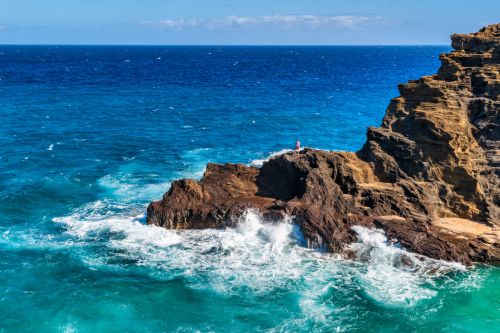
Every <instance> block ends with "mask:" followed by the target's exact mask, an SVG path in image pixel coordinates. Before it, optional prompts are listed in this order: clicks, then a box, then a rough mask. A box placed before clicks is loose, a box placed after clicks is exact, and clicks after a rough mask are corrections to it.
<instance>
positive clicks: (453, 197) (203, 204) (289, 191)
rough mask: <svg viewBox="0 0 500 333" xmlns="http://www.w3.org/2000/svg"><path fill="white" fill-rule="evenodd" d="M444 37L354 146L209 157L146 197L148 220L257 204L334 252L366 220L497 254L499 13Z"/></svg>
mask: <svg viewBox="0 0 500 333" xmlns="http://www.w3.org/2000/svg"><path fill="white" fill-rule="evenodd" d="M451 39H452V47H453V48H454V51H452V52H450V53H448V54H442V55H441V57H440V59H441V63H442V65H441V67H440V69H439V71H438V73H437V74H435V75H432V76H425V77H422V78H420V79H419V80H414V81H410V82H408V83H406V84H402V85H400V86H399V91H400V94H401V96H399V97H397V98H394V99H393V100H392V101H391V103H390V104H389V107H388V108H387V111H386V115H385V116H384V118H383V121H382V126H381V127H378V128H369V129H368V134H367V141H366V143H365V144H364V146H363V148H362V149H361V150H360V151H358V152H355V153H346V152H329V151H321V150H314V149H304V150H301V151H299V152H288V153H285V154H282V155H279V156H276V157H273V158H271V159H270V160H269V161H267V162H265V163H264V164H263V165H262V167H261V168H260V169H259V168H256V167H251V166H245V165H242V164H225V165H217V164H208V165H207V169H206V172H205V174H204V176H203V178H202V179H201V180H200V181H195V180H191V179H184V180H179V181H176V182H174V183H173V184H172V187H171V189H170V190H169V191H168V192H167V193H166V194H165V195H164V196H163V199H162V200H160V201H157V202H153V203H151V204H150V205H149V207H148V212H147V222H148V224H154V225H158V226H162V227H165V228H171V229H190V228H219V227H225V226H232V225H233V224H234V223H235V221H237V217H239V216H240V215H241V214H242V213H243V212H244V211H246V210H247V209H249V208H253V209H257V210H259V211H260V212H261V213H262V214H263V215H264V217H266V218H269V219H276V218H279V217H282V216H284V215H290V216H294V217H295V221H296V222H297V223H299V224H300V226H301V228H302V232H303V233H304V236H305V237H306V239H307V240H308V243H309V244H310V245H311V246H321V247H324V248H326V249H327V250H329V251H332V252H341V251H343V250H344V249H346V247H345V245H346V244H348V243H350V242H352V241H353V240H354V239H355V234H354V232H353V231H352V227H353V226H354V225H363V226H374V227H377V228H382V229H384V230H385V231H386V233H387V235H388V237H389V239H395V240H397V241H398V242H399V243H400V244H401V245H402V246H404V247H405V248H407V249H409V250H411V251H414V252H417V253H420V254H424V255H426V256H429V257H432V258H437V259H446V260H455V261H460V262H463V263H471V262H473V261H481V262H500V181H499V175H500V128H499V125H500V120H499V110H500V101H499V99H498V97H499V93H500V24H495V25H491V26H488V27H485V28H483V29H481V30H480V31H479V32H477V33H474V34H465V35H452V36H451Z"/></svg>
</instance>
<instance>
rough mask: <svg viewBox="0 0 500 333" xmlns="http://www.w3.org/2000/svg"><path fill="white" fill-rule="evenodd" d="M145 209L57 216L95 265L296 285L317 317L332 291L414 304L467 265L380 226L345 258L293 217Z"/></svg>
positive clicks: (109, 207)
mask: <svg viewBox="0 0 500 333" xmlns="http://www.w3.org/2000/svg"><path fill="white" fill-rule="evenodd" d="M144 210H145V207H144V206H137V207H136V209H135V212H134V210H133V211H132V213H133V214H131V211H130V207H127V206H123V205H117V204H114V203H111V202H107V201H97V202H94V203H91V204H88V205H86V206H84V207H81V208H79V209H76V210H75V211H74V212H73V213H72V214H71V215H68V216H65V217H60V218H56V219H54V221H55V222H57V223H59V224H61V225H62V226H63V227H64V228H65V235H67V236H68V237H71V238H73V239H75V241H76V242H77V243H78V244H79V245H82V244H83V245H85V244H86V245H87V246H88V247H89V251H88V252H86V253H83V254H82V261H83V262H84V263H85V264H87V265H89V266H90V267H91V268H92V269H122V270H123V269H125V270H129V269H133V267H136V268H141V269H143V271H142V272H145V274H147V275H148V276H150V277H152V278H155V279H160V280H165V279H167V280H169V279H175V278H182V279H183V280H184V281H185V282H186V283H187V284H188V285H189V286H190V287H191V288H198V289H207V288H208V289H210V290H212V291H215V292H217V293H220V294H222V295H231V294H238V295H240V294H242V293H251V294H252V295H260V294H267V293H270V292H272V291H276V290H294V291H295V292H296V293H298V294H299V295H300V302H299V304H300V307H301V310H302V312H303V313H304V315H308V316H312V317H314V320H326V319H327V318H329V317H330V316H331V315H332V313H333V312H332V311H334V308H332V307H330V306H328V302H329V300H328V297H329V295H330V294H331V291H332V290H351V291H353V294H352V295H346V301H347V300H348V299H349V298H351V297H354V296H353V295H358V296H360V297H363V298H366V299H367V300H369V301H371V302H373V303H375V304H377V305H382V306H390V307H409V306H415V305H416V304H417V303H418V302H420V301H422V300H425V299H430V298H432V297H434V296H435V295H436V290H437V288H441V287H440V286H438V285H437V284H436V283H435V281H436V280H437V279H441V278H443V277H446V275H447V274H450V273H456V272H462V271H464V267H463V266H462V265H459V264H456V263H449V262H444V261H438V260H432V259H429V258H426V257H423V256H419V255H416V254H412V253H410V252H407V251H405V250H404V249H401V248H398V247H397V246H392V245H389V244H388V243H387V239H386V237H385V235H384V234H383V232H382V231H380V230H376V229H367V228H363V227H354V230H355V232H356V233H357V235H358V242H357V243H354V244H351V246H350V249H351V250H352V251H353V252H354V253H355V254H356V256H357V259H356V260H346V259H342V258H341V257H340V256H338V255H332V254H328V253H321V252H318V251H315V250H312V249H309V248H307V247H305V246H304V244H305V241H304V239H303V236H302V234H301V232H300V228H299V226H298V225H296V224H294V223H293V220H292V219H284V220H282V221H279V222H276V223H269V222H264V220H263V219H262V218H261V216H260V215H259V214H257V213H256V212H254V211H248V212H247V213H246V214H244V216H242V217H241V220H240V221H239V223H238V225H237V227H236V228H227V229H206V230H181V231H178V230H166V229H163V228H160V227H155V226H148V225H146V224H145V216H144V215H143V213H142V212H144ZM96 245H97V246H100V247H102V249H104V250H102V249H100V250H95V247H96ZM91 249H93V251H92V250H91ZM450 281H451V279H450ZM288 324H290V323H288Z"/></svg>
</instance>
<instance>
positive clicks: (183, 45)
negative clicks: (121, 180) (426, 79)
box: [0, 43, 451, 47]
mask: <svg viewBox="0 0 500 333" xmlns="http://www.w3.org/2000/svg"><path fill="white" fill-rule="evenodd" d="M1 46H182V47H185V46H217V47H232V46H236V47H238V46H247V47H248V46H250V47H252V46H255V47H262V46H264V47H268V46H271V47H280V46H299V47H308V46H327V47H328V46H354V47H356V46H373V47H376V46H448V47H451V46H450V45H449V44H83V43H82V44H77V43H75V44H73V43H71V44H69V43H68V44H58V43H19V44H12V43H5V44H3V43H0V47H1Z"/></svg>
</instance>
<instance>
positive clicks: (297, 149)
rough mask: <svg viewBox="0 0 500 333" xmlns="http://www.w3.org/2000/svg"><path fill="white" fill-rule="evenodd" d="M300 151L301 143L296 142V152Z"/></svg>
mask: <svg viewBox="0 0 500 333" xmlns="http://www.w3.org/2000/svg"><path fill="white" fill-rule="evenodd" d="M299 150H300V141H299V140H297V141H295V151H299Z"/></svg>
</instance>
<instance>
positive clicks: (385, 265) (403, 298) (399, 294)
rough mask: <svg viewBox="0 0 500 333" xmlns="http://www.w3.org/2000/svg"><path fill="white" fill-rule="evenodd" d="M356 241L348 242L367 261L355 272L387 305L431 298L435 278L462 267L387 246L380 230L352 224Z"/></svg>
mask: <svg viewBox="0 0 500 333" xmlns="http://www.w3.org/2000/svg"><path fill="white" fill-rule="evenodd" d="M353 230H354V231H355V232H356V234H357V236H358V240H359V242H358V243H353V244H351V245H350V249H351V250H353V251H354V252H355V253H356V254H357V256H358V259H359V260H362V261H364V262H366V264H367V265H366V266H362V267H361V269H359V270H358V271H357V272H356V273H357V276H358V278H359V279H360V281H361V285H362V286H363V289H364V291H365V293H366V294H367V295H368V296H369V297H370V298H372V299H373V300H375V301H377V302H379V303H381V304H384V305H388V306H413V305H415V304H416V303H417V302H419V301H421V300H423V299H428V298H432V297H434V296H435V295H436V291H435V290H433V289H431V288H430V286H431V285H433V283H434V279H435V278H436V277H440V276H443V275H444V274H447V273H449V272H451V271H454V270H464V269H465V267H464V266H463V265H461V264H458V263H452V262H445V261H441V260H433V259H430V258H427V257H424V256H421V255H417V254H414V253H410V252H408V251H406V250H404V249H401V248H398V247H397V246H390V245H388V243H387V238H386V236H385V234H384V232H383V231H382V230H379V229H369V228H365V227H361V226H355V227H353Z"/></svg>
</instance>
